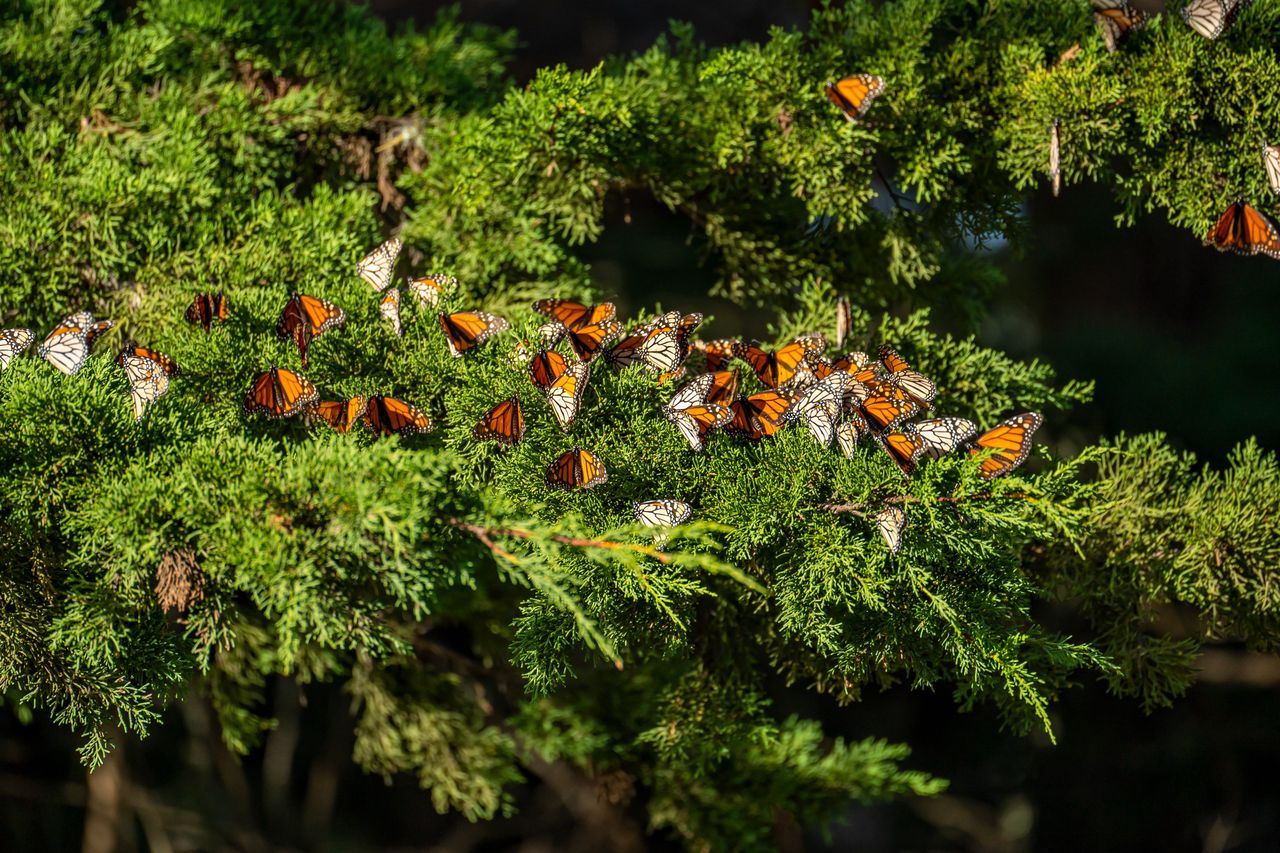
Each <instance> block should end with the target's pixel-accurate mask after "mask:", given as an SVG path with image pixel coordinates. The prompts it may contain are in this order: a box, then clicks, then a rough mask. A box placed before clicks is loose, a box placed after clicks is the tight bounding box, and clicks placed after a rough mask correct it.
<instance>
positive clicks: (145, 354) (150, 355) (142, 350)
mask: <svg viewBox="0 0 1280 853" xmlns="http://www.w3.org/2000/svg"><path fill="white" fill-rule="evenodd" d="M126 356H136V357H137V358H147V359H150V360H152V361H154V362H155V363H156V364H158V365H160V368H161V369H162V370H164V372H165V375H166V376H177V375H178V374H179V373H181V372H182V369H181V368H179V367H178V362H176V361H174V360H173V359H172V358H170V357H169V356H167V355H165V354H164V353H162V352H157V351H156V350H153V349H148V348H147V347H140V346H138V345H137V344H135V343H133V342H132V341H130V342H129V343H127V344H125V345H124V348H123V349H121V350H120V354H119V355H118V356H116V364H118V365H120V366H121V367H124V360H125V357H126Z"/></svg>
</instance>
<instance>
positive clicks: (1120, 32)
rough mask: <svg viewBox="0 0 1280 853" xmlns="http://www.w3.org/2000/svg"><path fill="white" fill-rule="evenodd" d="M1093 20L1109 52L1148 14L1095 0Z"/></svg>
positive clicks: (1120, 2)
mask: <svg viewBox="0 0 1280 853" xmlns="http://www.w3.org/2000/svg"><path fill="white" fill-rule="evenodd" d="M1093 22H1094V24H1096V25H1097V27H1098V31H1099V32H1100V33H1101V34H1102V41H1103V43H1104V44H1106V46H1107V52H1108V53H1115V52H1116V50H1117V49H1119V47H1120V44H1121V43H1122V42H1123V41H1124V40H1125V39H1126V38H1128V37H1129V34H1130V33H1131V32H1133V31H1134V30H1136V29H1138V28H1140V27H1142V26H1144V25H1145V24H1146V22H1147V14H1146V13H1145V12H1143V11H1142V10H1141V9H1135V8H1133V7H1132V6H1130V5H1129V2H1128V0H1093ZM1055 195H1056V193H1055Z"/></svg>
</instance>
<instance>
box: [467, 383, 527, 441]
mask: <svg viewBox="0 0 1280 853" xmlns="http://www.w3.org/2000/svg"><path fill="white" fill-rule="evenodd" d="M471 434H472V435H474V436H475V437H476V438H477V439H479V440H480V441H496V442H498V443H499V444H505V445H507V446H511V445H514V444H519V443H520V439H522V438H524V410H523V409H522V408H520V395H519V394H512V395H511V397H510V399H507V400H503V401H502V402H501V403H499V404H498V405H496V406H494V407H493V408H492V409H490V410H489V411H487V412H485V413H484V415H482V416H481V417H480V422H479V423H477V424H476V425H475V428H474V429H472V430H471Z"/></svg>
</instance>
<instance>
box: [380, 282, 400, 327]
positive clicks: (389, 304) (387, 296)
mask: <svg viewBox="0 0 1280 853" xmlns="http://www.w3.org/2000/svg"><path fill="white" fill-rule="evenodd" d="M378 313H380V314H381V315H382V316H383V318H384V319H386V320H388V321H390V323H391V328H392V330H394V331H395V333H396V337H397V338H399V337H403V335H404V329H403V328H402V327H401V325H400V288H398V287H393V288H391V289H390V290H388V291H387V292H386V293H384V294H383V295H382V302H381V303H379V305H378Z"/></svg>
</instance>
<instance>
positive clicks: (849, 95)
mask: <svg viewBox="0 0 1280 853" xmlns="http://www.w3.org/2000/svg"><path fill="white" fill-rule="evenodd" d="M883 91H884V80H883V79H881V78H880V77H877V76H875V75H874V74H854V75H852V76H850V77H845V78H844V79H842V80H837V81H836V82H835V83H828V84H827V85H826V92H827V97H828V98H829V99H830V100H831V102H832V103H833V104H835V105H836V106H837V107H839V108H840V110H841V112H843V113H844V117H845V118H846V119H848V120H849V121H855V120H857V119H860V118H862V117H863V116H864V115H865V114H866V112H867V110H868V109H870V107H871V102H872V101H873V100H875V99H876V98H877V97H878V96H879V95H880V93H881V92H883Z"/></svg>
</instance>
